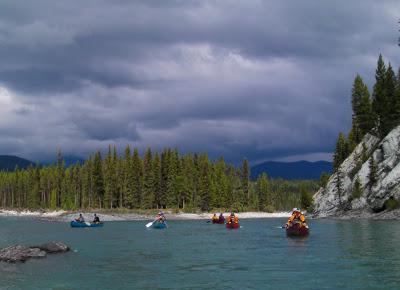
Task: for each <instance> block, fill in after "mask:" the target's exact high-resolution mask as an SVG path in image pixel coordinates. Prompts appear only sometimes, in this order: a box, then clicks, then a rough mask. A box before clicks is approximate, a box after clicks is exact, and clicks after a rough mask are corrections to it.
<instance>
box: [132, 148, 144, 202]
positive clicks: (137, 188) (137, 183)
mask: <svg viewBox="0 0 400 290" xmlns="http://www.w3.org/2000/svg"><path fill="white" fill-rule="evenodd" d="M132 170H133V207H135V208H140V207H141V197H142V189H143V164H142V160H141V159H140V156H139V151H138V149H137V148H135V149H134V150H133V156H132Z"/></svg>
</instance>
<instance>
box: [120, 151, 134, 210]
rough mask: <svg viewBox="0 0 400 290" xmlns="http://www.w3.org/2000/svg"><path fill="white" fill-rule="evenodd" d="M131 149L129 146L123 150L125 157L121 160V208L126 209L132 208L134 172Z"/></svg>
mask: <svg viewBox="0 0 400 290" xmlns="http://www.w3.org/2000/svg"><path fill="white" fill-rule="evenodd" d="M132 163H133V162H132V156H131V149H130V147H129V146H127V147H126V148H125V155H124V160H123V186H122V200H123V206H124V207H128V208H133V207H134V203H135V202H134V200H135V199H134V192H135V185H134V181H135V180H134V170H133V164H132Z"/></svg>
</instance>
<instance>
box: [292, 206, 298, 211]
mask: <svg viewBox="0 0 400 290" xmlns="http://www.w3.org/2000/svg"><path fill="white" fill-rule="evenodd" d="M292 211H293V212H296V211H298V212H300V209H299V208H298V207H295V208H293V210H292Z"/></svg>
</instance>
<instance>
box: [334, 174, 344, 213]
mask: <svg viewBox="0 0 400 290" xmlns="http://www.w3.org/2000/svg"><path fill="white" fill-rule="evenodd" d="M335 181H336V192H337V196H338V200H339V206H341V205H342V196H343V172H342V171H341V169H340V167H339V168H338V170H337V172H336V180H335Z"/></svg>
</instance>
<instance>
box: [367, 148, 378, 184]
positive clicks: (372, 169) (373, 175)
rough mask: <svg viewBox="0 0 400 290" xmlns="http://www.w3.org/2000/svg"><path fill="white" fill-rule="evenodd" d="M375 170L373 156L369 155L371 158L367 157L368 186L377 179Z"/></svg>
mask: <svg viewBox="0 0 400 290" xmlns="http://www.w3.org/2000/svg"><path fill="white" fill-rule="evenodd" d="M377 171H378V169H377V167H376V162H375V159H374V156H371V158H370V159H369V175H368V179H369V183H368V185H369V187H370V188H372V187H373V186H374V185H375V184H376V182H377V181H378V176H377V175H378V174H377Z"/></svg>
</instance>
